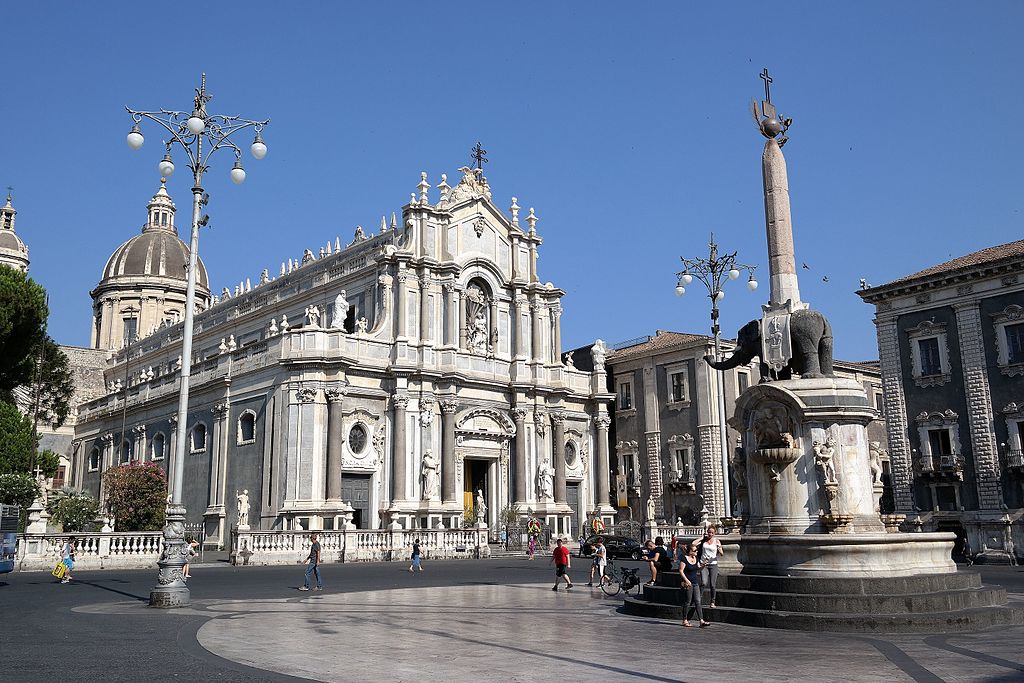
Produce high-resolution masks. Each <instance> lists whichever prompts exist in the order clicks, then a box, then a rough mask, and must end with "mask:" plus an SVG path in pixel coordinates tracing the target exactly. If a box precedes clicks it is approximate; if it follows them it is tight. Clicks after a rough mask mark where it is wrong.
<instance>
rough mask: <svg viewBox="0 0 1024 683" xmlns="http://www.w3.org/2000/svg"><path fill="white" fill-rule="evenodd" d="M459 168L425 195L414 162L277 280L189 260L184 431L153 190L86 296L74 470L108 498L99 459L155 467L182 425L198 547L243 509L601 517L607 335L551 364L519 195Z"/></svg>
mask: <svg viewBox="0 0 1024 683" xmlns="http://www.w3.org/2000/svg"><path fill="white" fill-rule="evenodd" d="M461 172H462V177H461V179H460V180H459V182H458V183H457V184H456V185H455V186H454V187H451V186H449V185H448V184H447V182H446V178H445V176H444V175H442V176H441V181H440V183H439V185H438V186H437V187H436V188H434V192H433V193H432V192H431V187H430V185H429V184H428V182H427V175H426V174H425V173H423V174H421V180H420V183H419V185H418V187H417V190H418V191H417V192H416V193H414V194H413V196H412V198H411V200H410V202H409V203H408V204H406V205H405V206H404V207H402V209H401V215H400V218H398V217H397V216H396V215H395V214H392V217H391V221H390V223H388V222H387V221H385V220H384V219H382V220H381V224H380V230H379V232H377V233H376V234H371V232H370V231H365V230H364V229H363V228H361V227H360V228H358V229H357V230H356V231H355V235H354V237H353V239H352V241H351V242H350V243H349V244H343V243H342V242H341V240H340V239H336V240H335V241H334V242H333V243H332V242H329V241H328V242H326V243H325V245H324V246H323V247H317V248H316V249H313V250H310V249H307V250H305V253H304V255H303V257H302V258H301V260H292V259H289V260H288V261H287V262H285V263H283V264H282V265H281V270H280V273H279V274H278V275H277V277H273V278H272V277H270V274H269V273H268V271H266V270H264V271H263V273H262V274H261V275H260V277H259V278H258V282H255V283H252V282H250V281H248V280H247V281H244V282H242V283H240V284H239V285H238V286H236V287H234V289H233V290H229V289H226V288H225V289H224V290H222V292H221V293H220V294H219V295H211V293H210V289H209V284H208V278H207V274H206V269H205V266H202V265H200V270H199V273H198V287H197V302H196V305H197V311H198V312H197V314H196V318H195V333H194V345H193V358H192V376H191V396H190V404H189V416H188V421H187V423H186V424H177V423H176V406H177V398H178V390H179V383H180V382H179V380H180V376H179V369H180V367H181V344H182V327H183V324H182V323H181V322H180V319H181V317H182V315H183V312H184V303H185V299H184V291H185V277H186V272H185V265H186V264H187V263H188V246H187V245H186V244H185V243H184V242H182V241H181V240H180V239H179V237H178V234H177V231H176V226H175V218H174V216H175V211H174V204H173V201H172V200H171V197H170V196H169V195H168V194H167V191H166V189H165V187H164V186H163V184H161V187H160V189H159V191H158V192H157V194H156V195H155V196H154V197H153V199H152V200H151V201H150V202H149V204H148V205H147V220H146V224H145V226H144V227H143V229H142V232H141V234H139V235H137V236H135V237H133V238H132V239H131V240H129V241H128V242H126V243H125V244H123V245H122V246H121V247H119V248H118V249H117V250H116V251H115V252H114V254H113V255H112V256H111V258H110V260H109V261H108V262H107V264H106V266H105V267H104V269H103V274H102V278H101V280H100V282H99V284H98V286H97V287H96V289H95V290H93V292H92V296H93V300H94V313H95V317H94V321H95V322H94V325H93V332H92V345H93V346H94V347H95V348H99V349H106V350H107V351H108V352H109V360H108V361H107V363H106V366H105V368H104V369H103V375H104V378H103V383H104V385H105V387H106V393H105V395H103V396H101V397H99V398H96V399H94V400H91V401H88V402H86V403H84V404H83V405H81V407H80V408H79V413H78V418H77V424H76V433H75V440H74V443H73V446H72V458H73V483H74V485H76V486H78V487H80V488H84V489H86V490H88V491H90V492H91V493H93V494H95V495H100V496H101V497H102V490H101V489H102V478H101V475H102V473H103V471H104V470H105V469H106V468H108V467H110V466H112V465H115V464H118V463H125V462H130V461H153V462H157V463H160V464H161V466H162V467H164V468H167V465H168V463H169V460H170V458H171V457H172V454H173V452H174V446H175V443H176V441H177V440H178V439H185V446H186V447H185V456H184V457H185V459H186V460H185V463H184V474H185V488H184V491H183V500H184V503H185V505H186V508H187V510H188V521H189V522H190V523H200V522H201V523H204V524H205V530H206V533H207V538H208V539H209V542H220V543H225V542H226V538H227V535H228V534H229V532H230V528H231V526H232V525H233V524H235V523H236V522H237V520H238V519H239V513H240V512H241V513H242V516H243V519H244V518H247V519H248V523H249V524H250V525H251V526H252V527H253V528H256V529H337V528H342V527H343V526H347V525H350V524H351V525H355V526H356V527H358V528H368V529H372V528H380V527H383V526H392V527H396V528H398V527H401V528H435V527H439V526H444V527H449V528H450V527H458V526H461V525H463V524H464V523H466V522H468V521H486V522H487V523H488V525H490V526H491V527H492V528H495V527H497V526H498V522H499V519H500V516H501V513H502V512H503V511H504V510H505V509H506V508H510V507H513V506H515V507H517V508H518V511H519V512H520V513H522V514H526V513H527V512H530V511H532V512H533V514H535V515H537V516H538V517H540V518H541V519H544V520H546V521H547V522H548V523H549V524H550V525H551V526H552V528H554V529H556V530H557V531H558V532H560V533H564V534H575V533H576V532H577V530H578V529H579V528H580V527H581V525H582V524H583V522H584V521H586V519H587V518H590V517H600V518H602V519H603V520H604V521H606V522H609V523H610V522H612V521H613V518H614V508H613V507H612V506H611V505H610V500H611V499H610V496H609V490H608V488H609V480H610V472H611V470H610V466H609V448H608V428H609V417H608V405H609V403H610V402H611V400H612V398H613V396H612V395H611V394H610V393H608V391H607V389H606V386H607V377H606V373H605V367H604V357H605V348H604V346H603V344H601V343H597V344H595V346H594V348H593V351H592V358H591V359H590V360H591V361H592V367H593V370H589V371H587V370H580V369H576V368H575V367H572V363H569V365H565V364H563V361H562V355H561V353H560V351H561V334H560V317H561V314H562V305H561V300H562V297H563V296H564V294H565V292H564V291H563V290H561V289H559V288H558V287H556V286H555V285H554V284H552V283H550V282H542V281H541V279H540V277H539V270H538V261H539V252H540V247H541V244H542V239H541V238H540V236H539V235H538V231H537V222H538V219H537V217H536V215H535V214H534V212H533V209H530V210H529V212H528V215H527V216H526V217H525V218H523V219H521V218H520V211H521V210H520V207H519V206H518V204H517V201H516V199H515V198H514V197H513V198H512V201H511V206H510V208H509V210H508V213H506V212H504V211H502V210H500V209H499V208H498V207H497V206H496V204H495V203H494V201H493V199H492V194H491V189H490V187H489V186H488V183H487V179H486V178H485V177H484V175H483V173H482V171H481V170H480V169H471V168H463V169H461ZM431 194H433V195H434V198H433V200H432V198H431ZM524 223H525V225H524ZM126 377H127V378H128V379H127V382H125V379H124V378H126ZM122 424H123V425H124V427H123V428H122ZM239 501H242V505H243V506H245V505H247V506H248V509H247V510H242V511H240V510H239V509H238V506H239Z"/></svg>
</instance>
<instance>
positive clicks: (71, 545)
mask: <svg viewBox="0 0 1024 683" xmlns="http://www.w3.org/2000/svg"><path fill="white" fill-rule="evenodd" d="M77 543H78V539H76V538H75V537H74V536H70V537H68V540H66V541H64V545H62V546H61V547H60V561H61V562H63V563H64V567H65V568H66V571H65V572H64V578H62V579H61V580H60V582H61V583H71V579H73V578H74V577H73V576H71V570H72V569H73V568H74V566H75V545H76V544H77Z"/></svg>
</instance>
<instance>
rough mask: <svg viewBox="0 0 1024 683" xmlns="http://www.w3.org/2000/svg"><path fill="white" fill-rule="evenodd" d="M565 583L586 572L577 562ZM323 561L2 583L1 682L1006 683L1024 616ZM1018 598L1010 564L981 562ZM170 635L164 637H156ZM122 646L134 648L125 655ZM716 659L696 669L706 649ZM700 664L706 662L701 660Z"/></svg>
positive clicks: (544, 570) (1012, 675)
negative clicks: (676, 611) (718, 616)
mask: <svg viewBox="0 0 1024 683" xmlns="http://www.w3.org/2000/svg"><path fill="white" fill-rule="evenodd" d="M576 566H577V570H576V572H575V574H576V580H577V581H578V582H581V583H582V582H584V581H585V578H584V574H583V572H582V568H583V567H584V566H585V565H584V564H582V563H580V564H578V565H576ZM426 567H427V569H426V571H425V572H424V573H423V574H417V575H409V574H408V573H407V572H406V571H405V568H404V566H400V565H397V564H387V565H383V564H353V565H326V566H325V567H324V582H325V584H326V590H325V591H324V592H323V593H312V592H311V593H301V592H299V591H297V590H296V589H295V586H297V585H298V584H299V583H301V578H302V573H301V572H302V568H301V567H300V566H298V565H296V566H294V567H265V568H261V567H251V568H245V569H241V568H238V569H236V568H232V567H227V566H212V565H211V566H199V567H197V568H196V569H194V570H193V571H194V573H195V577H194V578H193V580H192V582H191V583H192V590H193V600H194V601H193V606H192V607H191V608H190V609H187V610H177V611H168V612H164V611H156V610H152V609H150V608H148V607H146V606H145V602H144V599H145V597H146V595H147V594H148V589H149V587H150V584H151V583H152V581H153V579H154V576H155V574H154V572H139V571H133V572H91V573H84V572H83V573H81V575H80V577H79V578H80V582H79V583H78V584H72V585H70V586H60V585H57V584H53V583H51V582H50V577H49V576H48V575H47V574H44V573H21V574H14V575H8V576H7V577H5V579H4V580H5V581H7V583H6V584H3V583H0V604H2V605H4V607H5V609H4V613H5V617H6V619H5V628H4V630H3V632H2V633H3V635H2V639H3V641H2V648H0V649H2V651H3V652H4V657H5V667H6V672H8V673H9V674H10V676H11V677H10V678H7V677H6V676H5V680H11V681H45V680H50V679H52V678H53V677H54V676H61V675H65V676H66V675H67V674H68V672H73V676H74V678H75V679H76V680H79V681H89V680H114V681H121V680H125V681H127V680H139V678H140V672H141V671H143V670H144V671H145V672H146V674H145V678H146V679H148V680H150V681H162V680H195V681H199V680H203V681H205V680H218V681H243V680H246V681H284V680H318V681H421V680H436V679H443V680H445V681H446V682H454V681H481V680H486V681H551V680H552V679H553V678H555V677H560V678H562V679H564V680H589V679H600V680H602V681H643V680H650V681H698V680H707V679H708V677H709V675H711V676H712V677H713V678H714V680H716V681H743V682H744V683H746V682H749V681H760V680H763V681H792V680H800V681H803V680H814V681H950V682H953V681H956V682H960V681H964V682H966V681H978V682H980V681H1014V680H1021V678H1022V677H1024V653H1022V652H1021V650H1020V647H1019V643H1020V642H1021V639H1022V637H1024V628H1022V627H1016V628H1008V629H998V630H994V631H988V632H983V633H968V634H948V635H933V636H885V637H873V636H860V635H836V634H831V635H830V634H815V633H803V632H792V631H775V630H759V629H752V628H746V627H740V626H730V625H725V624H715V625H713V626H712V627H711V628H708V629H705V630H699V629H696V628H694V629H684V628H682V627H681V626H680V625H679V624H678V623H674V622H664V621H658V620H653V619H642V618H635V617H630V616H626V615H624V614H622V613H620V612H618V611H617V607H618V605H619V603H620V601H619V600H616V599H610V598H607V597H605V596H604V595H603V594H602V593H601V592H600V591H598V590H594V589H587V588H585V587H583V586H582V585H579V587H578V588H577V589H576V590H575V591H573V592H572V593H566V592H564V591H560V592H559V593H557V594H555V593H552V592H551V590H550V583H549V582H548V577H549V575H550V572H549V569H548V567H547V563H546V562H540V561H538V562H535V563H534V562H527V561H525V560H523V559H520V558H498V559H493V560H490V561H479V562H478V561H462V562H435V563H429V564H427V566H426ZM983 571H984V576H985V581H986V582H987V583H1001V584H1002V585H1004V586H1006V587H1007V589H1008V590H1009V591H1010V592H1011V602H1012V603H1014V602H1015V603H1018V604H1024V572H1022V571H1018V570H1017V569H1016V568H990V569H984V570H983ZM168 634H170V637H168ZM126 653H130V656H126ZM707 656H710V657H712V658H714V659H715V660H716V661H717V662H718V664H717V665H715V666H712V667H711V668H710V669H709V665H707V664H702V663H701V662H700V661H699V660H700V658H702V657H707ZM712 671H713V674H712V673H711V672H712Z"/></svg>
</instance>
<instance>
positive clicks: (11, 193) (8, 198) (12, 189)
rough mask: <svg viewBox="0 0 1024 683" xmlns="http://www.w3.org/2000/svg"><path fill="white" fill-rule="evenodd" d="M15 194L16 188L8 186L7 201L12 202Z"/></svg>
mask: <svg viewBox="0 0 1024 683" xmlns="http://www.w3.org/2000/svg"><path fill="white" fill-rule="evenodd" d="M13 194H14V188H13V187H11V186H10V185H8V186H7V201H11V195H13Z"/></svg>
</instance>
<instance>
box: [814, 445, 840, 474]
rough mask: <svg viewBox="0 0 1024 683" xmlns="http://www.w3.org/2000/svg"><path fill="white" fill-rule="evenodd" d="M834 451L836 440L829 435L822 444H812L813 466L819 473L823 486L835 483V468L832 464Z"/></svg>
mask: <svg viewBox="0 0 1024 683" xmlns="http://www.w3.org/2000/svg"><path fill="white" fill-rule="evenodd" d="M835 449H836V439H835V437H834V436H832V435H831V434H830V435H829V436H828V437H827V438H826V439H825V442H824V443H821V442H818V441H815V442H814V464H815V465H816V466H817V467H818V470H819V471H820V472H821V478H822V483H823V484H835V483H836V466H835V464H834V463H833V462H832V456H833V454H834V453H835Z"/></svg>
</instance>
